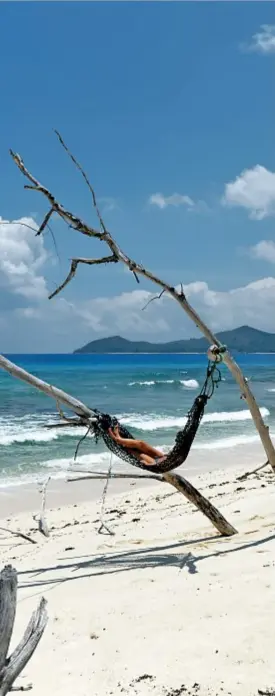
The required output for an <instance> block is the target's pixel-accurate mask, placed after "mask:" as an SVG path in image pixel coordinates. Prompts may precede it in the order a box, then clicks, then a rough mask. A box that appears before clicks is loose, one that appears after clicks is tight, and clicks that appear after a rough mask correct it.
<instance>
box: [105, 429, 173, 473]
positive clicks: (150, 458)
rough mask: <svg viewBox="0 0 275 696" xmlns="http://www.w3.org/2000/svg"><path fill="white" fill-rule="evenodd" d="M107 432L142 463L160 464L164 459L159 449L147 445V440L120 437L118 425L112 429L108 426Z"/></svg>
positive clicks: (149, 464)
mask: <svg viewBox="0 0 275 696" xmlns="http://www.w3.org/2000/svg"><path fill="white" fill-rule="evenodd" d="M108 432H109V435H110V437H111V438H112V440H114V442H117V444H118V445H120V446H121V447H124V448H125V449H126V451H127V452H129V454H132V455H134V457H136V458H137V459H139V461H140V462H141V463H142V464H147V465H148V466H152V465H154V464H161V463H162V462H164V461H165V459H166V456H165V455H163V454H162V452H160V450H157V449H155V447H151V445H148V444H147V442H143V440H132V439H131V440H130V439H129V438H125V437H121V436H120V434H119V427H118V425H116V426H115V428H113V429H112V428H109V430H108Z"/></svg>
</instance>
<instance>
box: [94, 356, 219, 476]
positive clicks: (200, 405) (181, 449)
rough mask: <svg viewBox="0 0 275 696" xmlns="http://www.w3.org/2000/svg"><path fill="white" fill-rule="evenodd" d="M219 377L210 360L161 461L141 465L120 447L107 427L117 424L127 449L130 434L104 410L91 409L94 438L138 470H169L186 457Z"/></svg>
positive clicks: (178, 464) (161, 471)
mask: <svg viewBox="0 0 275 696" xmlns="http://www.w3.org/2000/svg"><path fill="white" fill-rule="evenodd" d="M215 372H216V373H217V376H216V377H215V376H214V373H215ZM220 379H221V375H220V371H219V370H218V368H217V366H216V363H213V364H212V365H211V364H208V368H207V373H206V379H205V382H204V385H203V387H202V390H201V393H200V394H199V395H198V396H196V398H195V401H194V403H193V406H192V407H191V409H190V411H189V412H188V414H187V420H186V423H185V425H184V428H183V429H182V430H180V431H179V432H178V433H177V435H176V440H175V444H174V447H173V448H172V449H171V450H170V452H169V453H168V454H167V455H166V456H165V459H164V460H163V461H161V462H157V461H156V464H152V465H149V464H143V463H142V462H141V461H140V460H139V458H138V457H136V456H135V455H134V454H133V453H132V452H129V450H128V449H126V448H125V446H122V445H120V444H119V443H118V442H116V441H115V440H113V439H112V438H111V436H110V434H109V432H108V431H109V428H111V429H113V428H114V427H115V426H118V427H119V433H120V435H121V437H123V438H125V439H127V440H128V439H129V449H130V447H131V442H130V441H131V440H133V439H134V436H133V435H132V434H131V433H130V431H129V430H128V429H127V428H125V426H124V425H123V424H122V423H119V421H118V420H117V418H115V417H114V416H110V415H109V414H107V413H101V412H100V411H98V410H96V409H94V411H95V414H96V415H97V421H96V423H94V424H93V426H92V431H93V433H94V436H95V440H96V441H98V440H99V439H100V438H101V439H102V440H103V441H104V442H105V445H106V446H107V447H108V449H109V450H110V452H112V453H113V454H115V455H116V456H117V457H118V458H119V459H123V460H124V461H126V462H128V463H129V464H131V465H132V466H136V467H138V468H139V469H144V470H146V471H151V472H153V473H158V474H163V473H165V472H167V471H172V470H173V469H176V468H177V467H178V466H180V465H181V464H183V462H184V461H185V460H186V458H187V456H188V454H189V452H190V449H191V446H192V444H193V441H194V439H195V436H196V433H197V430H198V427H199V425H200V422H201V419H202V417H203V414H204V409H205V406H206V404H207V401H208V400H209V399H210V398H211V396H212V394H213V392H214V389H215V386H217V384H218V382H220Z"/></svg>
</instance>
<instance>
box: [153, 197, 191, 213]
mask: <svg viewBox="0 0 275 696" xmlns="http://www.w3.org/2000/svg"><path fill="white" fill-rule="evenodd" d="M149 203H150V205H156V206H157V207H158V208H160V209H161V210H163V208H167V206H168V205H172V206H174V208H178V207H179V206H180V205H184V206H187V208H193V207H194V205H195V203H194V201H193V200H192V198H190V196H183V195H182V194H180V193H172V195H171V196H164V195H163V194H162V193H153V194H152V195H151V196H150V198H149Z"/></svg>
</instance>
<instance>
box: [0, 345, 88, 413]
mask: <svg viewBox="0 0 275 696" xmlns="http://www.w3.org/2000/svg"><path fill="white" fill-rule="evenodd" d="M0 367H2V368H3V370H5V371H6V372H9V374H10V375H12V376H13V377H17V379H21V380H22V381H23V382H27V384H30V385H31V386H32V387H35V388H36V389H39V391H42V392H44V394H47V396H50V397H51V398H52V399H54V400H55V401H56V402H57V404H58V403H59V402H60V403H62V404H65V406H67V407H68V408H69V409H71V410H72V411H74V412H75V413H77V415H78V416H80V417H82V418H83V420H84V423H83V424H84V425H85V426H86V425H88V422H90V423H91V422H93V421H94V420H96V419H95V417H94V411H92V409H90V408H88V406H85V404H83V403H82V401H79V400H78V399H75V398H74V396H71V395H70V394H67V393H66V392H64V391H63V390H62V389H58V387H54V386H53V385H52V384H48V382H44V381H43V380H42V379H39V378H38V377H35V375H32V374H31V373H30V372H27V370H24V369H23V368H22V367H19V365H16V364H15V363H13V362H11V360H8V359H7V358H5V357H4V356H3V355H0ZM80 424H81V423H78V425H80ZM67 426H68V424H67Z"/></svg>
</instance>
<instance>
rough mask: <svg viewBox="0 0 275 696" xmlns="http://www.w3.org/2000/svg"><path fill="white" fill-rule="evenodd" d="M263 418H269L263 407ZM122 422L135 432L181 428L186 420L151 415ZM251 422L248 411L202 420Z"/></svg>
mask: <svg viewBox="0 0 275 696" xmlns="http://www.w3.org/2000/svg"><path fill="white" fill-rule="evenodd" d="M260 411H261V414H262V416H263V418H266V417H267V416H269V411H268V409H267V408H265V407H263V408H261V409H260ZM121 420H122V422H123V423H125V425H129V427H130V428H131V427H132V428H136V429H137V430H146V431H150V430H160V429H161V430H167V429H169V428H182V427H183V426H184V425H185V423H186V418H182V417H179V418H175V417H173V416H167V417H165V416H163V417H161V416H160V417H159V416H153V415H151V416H150V415H141V416H139V415H138V414H136V415H134V414H133V415H131V416H126V417H122V419H121ZM246 420H251V413H250V411H248V410H242V411H217V412H214V413H207V414H206V415H205V416H204V417H203V419H202V424H204V423H226V422H228V423H232V422H233V421H246Z"/></svg>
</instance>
